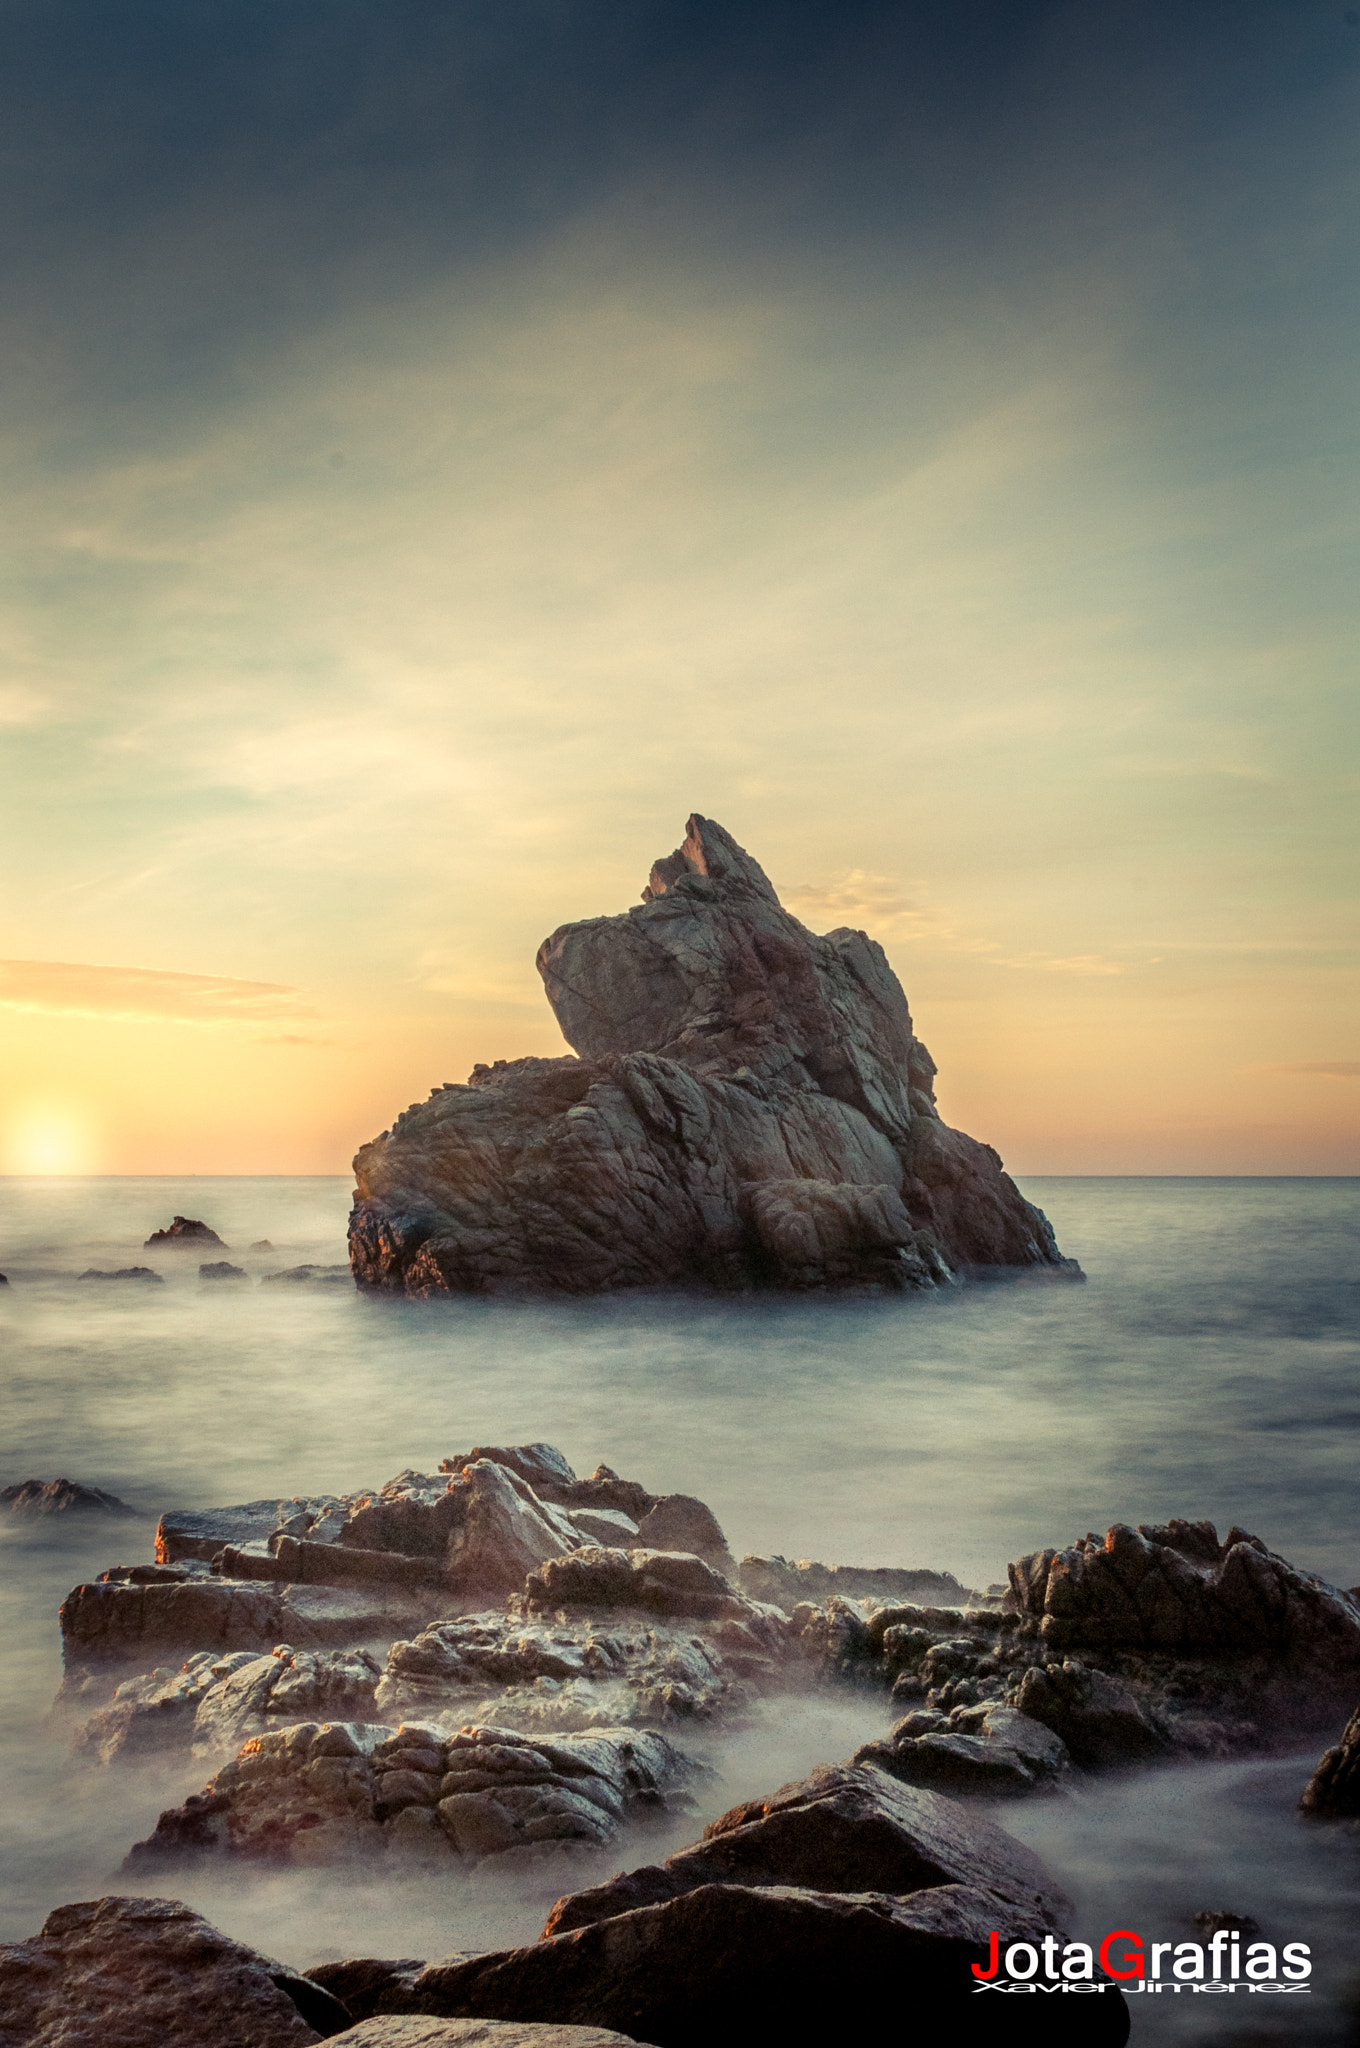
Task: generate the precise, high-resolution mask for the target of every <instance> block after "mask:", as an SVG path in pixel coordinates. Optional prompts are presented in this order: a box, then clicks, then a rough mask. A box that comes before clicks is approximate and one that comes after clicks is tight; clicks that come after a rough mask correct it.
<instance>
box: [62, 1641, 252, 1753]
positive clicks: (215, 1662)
mask: <svg viewBox="0 0 1360 2048" xmlns="http://www.w3.org/2000/svg"><path fill="white" fill-rule="evenodd" d="M257 1661H258V1660H257V1659H256V1658H255V1657H254V1656H253V1654H252V1652H251V1651H249V1650H238V1651H236V1652H234V1653H233V1654H232V1655H230V1656H227V1657H218V1656H216V1655H215V1653H214V1652H213V1651H211V1650H204V1651H201V1652H200V1653H199V1654H198V1655H197V1656H194V1657H190V1658H188V1659H187V1660H186V1661H185V1663H183V1664H182V1665H181V1666H180V1667H179V1669H178V1670H174V1669H172V1668H171V1667H170V1666H168V1665H161V1666H159V1667H158V1668H157V1669H156V1670H154V1671H149V1672H146V1673H143V1674H142V1675H140V1676H138V1677H136V1678H128V1679H124V1681H123V1683H122V1684H121V1685H119V1686H117V1687H116V1688H115V1690H114V1695H113V1702H112V1704H111V1705H110V1706H107V1707H102V1708H100V1710H99V1711H98V1712H97V1713H95V1714H92V1715H91V1716H90V1718H89V1720H87V1721H86V1722H85V1723H84V1724H83V1726H82V1727H81V1728H80V1729H78V1730H77V1733H76V1737H75V1742H74V1748H75V1750H76V1753H77V1755H80V1756H85V1757H88V1758H91V1759H93V1760H95V1761H97V1762H99V1763H104V1764H110V1763H114V1762H121V1761H127V1760H136V1759H140V1758H142V1757H144V1756H150V1755H163V1754H165V1753H166V1752H169V1751H174V1750H177V1749H182V1750H186V1751H187V1750H188V1748H189V1745H190V1743H191V1742H192V1740H193V1735H194V1724H195V1718H196V1716H197V1713H198V1708H199V1705H200V1703H201V1702H202V1701H203V1699H204V1698H205V1697H206V1696H207V1694H208V1693H209V1692H211V1691H213V1690H214V1689H216V1688H219V1687H220V1686H221V1685H222V1684H223V1683H224V1682H225V1680H226V1679H227V1678H228V1676H229V1675H231V1674H232V1673H234V1672H236V1671H238V1670H239V1669H240V1668H241V1667H242V1666H243V1665H250V1664H254V1663H256V1662H257Z"/></svg>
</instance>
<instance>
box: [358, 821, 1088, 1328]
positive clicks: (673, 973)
mask: <svg viewBox="0 0 1360 2048" xmlns="http://www.w3.org/2000/svg"><path fill="white" fill-rule="evenodd" d="M538 966H539V971H540V973H541V974H542V976H543V982H544V988H545V990H546V992H547V996H548V1000H549V1002H550V1003H551V1004H552V1006H553V1009H554V1011H555V1013H556V1015H557V1018H558V1021H559V1023H560V1024H561V1026H562V1030H563V1033H564V1035H565V1037H566V1038H567V1041H568V1043H569V1044H571V1045H572V1046H574V1047H575V1049H576V1053H577V1055H578V1056H577V1057H575V1058H570V1057H569V1058H564V1059H557V1060H550V1059H524V1060H516V1061H513V1062H510V1063H507V1062H505V1061H503V1060H502V1061H497V1062H496V1064H495V1066H494V1067H478V1068H476V1069H475V1070H474V1072H473V1074H472V1076H471V1079H470V1080H469V1082H468V1084H467V1086H466V1087H454V1086H450V1085H446V1086H444V1087H442V1088H439V1089H436V1090H435V1091H434V1093H433V1094H432V1095H431V1097H430V1099H429V1101H428V1102H426V1103H423V1104H412V1106H411V1108H410V1109H409V1110H407V1111H404V1112H403V1113H402V1115H400V1116H399V1117H398V1118H397V1119H396V1122H395V1124H394V1125H393V1127H392V1129H391V1131H390V1132H385V1133H384V1134H383V1136H382V1137H380V1138H378V1139H375V1140H374V1141H373V1142H372V1143H371V1144H368V1145H365V1146H364V1147H363V1149H362V1150H361V1151H360V1153H359V1154H358V1156H357V1158H356V1160H355V1163H354V1164H355V1176H356V1193H355V1206H354V1211H353V1215H352V1217H351V1222H350V1254H351V1263H352V1266H353V1271H354V1275H355V1278H356V1280H357V1282H358V1283H359V1285H360V1286H363V1287H368V1288H373V1289H379V1290H382V1289H387V1290H391V1291H395V1292H404V1293H407V1294H413V1295H431V1294H442V1293H457V1292H461V1291H481V1290H488V1289H490V1290H495V1289H498V1288H505V1287H516V1286H533V1287H543V1288H551V1289H560V1290H563V1291H565V1292H570V1293H595V1292H599V1291H602V1290H605V1289H610V1288H617V1287H641V1286H656V1285H666V1284H673V1283H676V1282H682V1281H696V1280H697V1281H703V1282H708V1283H711V1284H715V1285H719V1286H748V1285H751V1284H762V1283H763V1284H774V1285H779V1286H786V1287H824V1286H839V1285H865V1284H873V1285H877V1286H883V1287H889V1288H919V1287H933V1286H936V1285H939V1284H941V1283H945V1282H948V1281H950V1280H952V1279H953V1278H954V1277H955V1276H957V1275H959V1274H962V1273H965V1272H967V1271H970V1270H974V1271H985V1270H1000V1269H1005V1268H1023V1267H1031V1268H1035V1269H1037V1270H1043V1271H1047V1272H1050V1273H1069V1274H1074V1273H1075V1271H1076V1269H1075V1267H1073V1266H1072V1264H1071V1262H1070V1261H1068V1260H1064V1259H1063V1258H1062V1256H1061V1254H1060V1253H1059V1251H1058V1248H1057V1245H1056V1243H1055V1241H1054V1238H1053V1232H1052V1230H1051V1229H1050V1227H1049V1225H1048V1223H1047V1221H1046V1219H1045V1218H1044V1217H1043V1215H1042V1214H1041V1213H1040V1211H1039V1210H1037V1209H1035V1208H1034V1207H1033V1206H1032V1205H1031V1204H1030V1203H1028V1202H1026V1201H1025V1200H1024V1198H1023V1197H1022V1196H1021V1194H1020V1193H1019V1191H1018V1189H1017V1188H1016V1187H1015V1184H1014V1182H1013V1181H1011V1180H1010V1179H1009V1177H1008V1176H1007V1175H1006V1174H1005V1173H1004V1171H1003V1170H1002V1166H1001V1161H1000V1159H999V1158H998V1157H997V1155H996V1153H995V1152H994V1151H992V1149H991V1147H990V1146H987V1145H980V1144H978V1143H977V1142H976V1141H975V1140H973V1139H972V1138H969V1137H966V1136H964V1134H963V1133H962V1132H959V1131H953V1130H950V1129H948V1127H947V1126H946V1125H944V1124H943V1123H942V1122H941V1121H940V1118H939V1113H938V1111H937V1109H936V1107H935V1100H934V1094H933V1085H932V1084H933V1076H934V1072H935V1066H934V1062H933V1061H932V1060H931V1058H930V1055H929V1053H927V1051H926V1050H925V1047H924V1046H923V1045H922V1044H921V1043H920V1040H919V1039H917V1037H916V1036H915V1033H914V1031H913V1028H912V1021H911V1015H910V1012H909V1011H908V1008H907V1001H906V997H905V996H904V995H903V993H902V989H901V986H900V984H899V983H898V981H897V978H896V976H895V975H894V973H893V971H892V969H891V968H890V967H889V965H888V962H887V959H886V956H885V955H884V953H883V950H882V948H881V947H880V946H878V945H877V944H876V943H875V942H874V941H873V940H872V939H870V938H868V937H867V936H866V935H865V934H864V933H863V932H855V931H848V930H840V931H834V932H831V933H828V934H827V935H826V936H825V937H821V938H819V937H818V936H816V935H815V934H814V933H812V932H810V931H808V930H807V929H806V928H805V927H804V926H803V925H802V924H800V923H799V922H798V920H797V918H795V917H793V916H791V915H790V914H789V912H788V911H786V910H784V909H783V907H782V906H781V904H780V903H779V900H778V898H777V897H776V895H775V892H774V890H773V888H772V887H771V886H770V883H769V881H768V880H767V878H766V877H765V875H764V874H763V873H762V871H761V869H760V868H759V866H758V865H757V864H756V862H755V861H754V860H752V858H751V857H750V855H749V854H747V853H745V852H744V851H743V850H742V849H741V848H740V847H739V846H737V844H736V842H735V841H734V840H733V839H732V838H731V837H730V835H729V834H728V833H726V832H725V831H724V830H723V829H722V827H721V826H720V825H715V824H714V823H713V822H712V821H711V820H709V819H705V818H701V817H698V816H695V817H692V818H691V819H690V821H689V826H688V830H687V834H686V838H685V842H684V845H683V846H681V847H680V848H678V849H677V851H676V852H675V853H674V854H673V855H671V856H669V858H668V859H666V860H664V861H660V862H658V863H657V864H656V866H655V867H654V868H653V870H652V876H651V881H650V882H649V884H648V887H647V889H646V891H645V892H644V900H643V902H642V903H641V904H640V905H638V906H637V907H635V908H634V909H633V910H631V911H629V912H628V913H626V914H625V915H623V916H619V917H598V918H589V919H587V920H585V921H584V922H583V923H580V924H571V925H563V926H562V927H561V928H560V929H559V930H558V931H556V932H554V933H553V934H552V936H551V937H550V938H549V939H546V940H545V941H544V943H543V946H542V947H541V948H540V951H539V956H538Z"/></svg>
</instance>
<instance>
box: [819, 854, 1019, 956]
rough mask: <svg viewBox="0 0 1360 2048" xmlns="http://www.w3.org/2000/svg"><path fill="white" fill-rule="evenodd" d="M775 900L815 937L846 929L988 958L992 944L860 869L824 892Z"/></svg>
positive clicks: (888, 881) (891, 881) (893, 882)
mask: <svg viewBox="0 0 1360 2048" xmlns="http://www.w3.org/2000/svg"><path fill="white" fill-rule="evenodd" d="M780 897H781V900H782V901H783V902H784V904H785V905H786V906H787V908H788V909H790V910H791V911H792V912H793V914H794V916H795V917H800V918H802V919H803V921H804V922H805V923H810V924H813V925H815V926H816V928H817V929H818V930H819V931H834V930H836V929H837V928H838V927H840V926H842V925H849V926H850V927H851V928H852V929H854V930H856V931H861V930H862V931H866V932H868V933H869V934H870V936H871V937H873V938H880V939H883V938H888V939H915V940H917V941H919V942H920V943H921V944H923V945H934V946H940V947H943V948H944V949H945V950H946V951H948V952H952V953H988V952H990V951H991V950H992V948H993V946H994V945H995V941H994V940H992V939H981V938H975V937H972V936H970V935H969V934H968V933H966V932H964V931H961V930H960V929H959V928H958V927H957V926H956V925H955V924H954V923H953V921H952V920H951V919H950V918H949V917H948V915H947V914H946V913H945V912H943V911H941V910H936V909H933V908H931V907H930V906H929V905H928V904H923V903H920V902H918V901H917V900H916V899H915V898H913V897H912V896H910V895H908V894H907V892H906V890H905V889H904V888H903V885H902V884H901V882H899V881H897V880H895V879H894V877H893V876H891V875H876V874H872V873H870V872H869V871H868V870H867V869H865V868H850V869H848V870H847V872H846V873H845V874H844V875H843V876H842V877H841V879H840V880H839V881H838V882H834V883H832V885H831V886H830V887H829V888H826V887H820V886H818V885H817V884H815V883H811V882H799V883H796V884H795V885H794V886H793V887H792V888H789V889H781V891H780Z"/></svg>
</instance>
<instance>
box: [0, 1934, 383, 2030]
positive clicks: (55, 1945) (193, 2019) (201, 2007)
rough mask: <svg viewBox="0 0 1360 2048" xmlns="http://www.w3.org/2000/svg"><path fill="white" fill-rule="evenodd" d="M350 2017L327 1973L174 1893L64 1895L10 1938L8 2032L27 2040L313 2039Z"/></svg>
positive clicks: (3, 2023)
mask: <svg viewBox="0 0 1360 2048" xmlns="http://www.w3.org/2000/svg"><path fill="white" fill-rule="evenodd" d="M349 2024H350V2014H349V2012H348V2011H347V2009H346V2008H345V2007H344V2006H343V2005H342V2004H341V2003H340V2002H339V2001H338V2000H337V1999H336V1998H335V1997H334V1996H333V1995H332V1994H331V1993H330V1992H328V1991H326V1990H324V1989H323V1988H322V1987H321V1986H320V1985H319V1984H315V1983H312V1982H311V1981H309V1980H308V1979H307V1978H304V1977H299V1976H298V1975H297V1973H296V1972H295V1971H292V1970H288V1969H285V1968H284V1967H283V1966H282V1965H281V1964H279V1963H276V1962H273V1961H271V1960H270V1958H269V1957H267V1956H262V1955H261V1954H260V1953H259V1952H258V1950H256V1949H253V1948H247V1947H245V1946H244V1944H243V1943H241V1942H239V1941H232V1940H230V1939H229V1938H228V1936H226V1935H225V1934H220V1933H219V1932H218V1930H217V1929H216V1928H215V1927H213V1926H210V1925H209V1923H208V1922H207V1921H206V1920H204V1919H202V1918H201V1917H200V1916H199V1915H198V1914H197V1913H191V1912H190V1910H189V1908H188V1907H187V1906H183V1905H180V1904H179V1902H178V1901H177V1900H174V1899H145V1898H132V1899H121V1898H105V1899H91V1900H89V1901H87V1902H85V1903H82V1904H80V1905H71V1906H59V1907H58V1908H57V1910H56V1912H54V1913H49V1914H48V1916H47V1919H46V1920H45V1921H44V1923H43V1929H42V1932H41V1934H38V1935H35V1936H34V1938H33V1939H32V1940H31V1941H23V1942H15V1943H13V1944H11V1945H10V1946H8V1947H3V1948H0V2039H3V2040H4V2041H5V2042H6V2043H10V2042H12V2043H14V2044H15V2048H19V2044H22V2048H87V2044H88V2048H95V2044H98V2048H147V2044H148V2043H150V2042H153V2041H154V2042H155V2043H156V2048H241V2043H242V2042H243V2041H247V2040H248V2041H249V2042H250V2048H310V2044H312V2043H314V2042H316V2041H319V2040H322V2039H324V2038H326V2037H328V2036H331V2035H335V2034H338V2033H341V2032H342V2031H343V2030H344V2029H345V2028H346V2027H347V2026H349Z"/></svg>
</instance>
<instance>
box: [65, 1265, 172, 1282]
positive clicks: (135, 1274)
mask: <svg viewBox="0 0 1360 2048" xmlns="http://www.w3.org/2000/svg"><path fill="white" fill-rule="evenodd" d="M79 1277H80V1278H81V1279H82V1280H139V1281H141V1282H142V1284H143V1285H144V1286H151V1287H164V1285H165V1282H164V1280H163V1279H162V1278H161V1276H160V1274H159V1273H153V1272H152V1270H151V1268H150V1266H119V1267H118V1268H117V1270H116V1271H114V1272H104V1271H103V1270H102V1269H101V1268H100V1267H98V1266H87V1267H86V1268H85V1271H84V1272H83V1273H82V1274H81V1275H80V1276H79Z"/></svg>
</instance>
